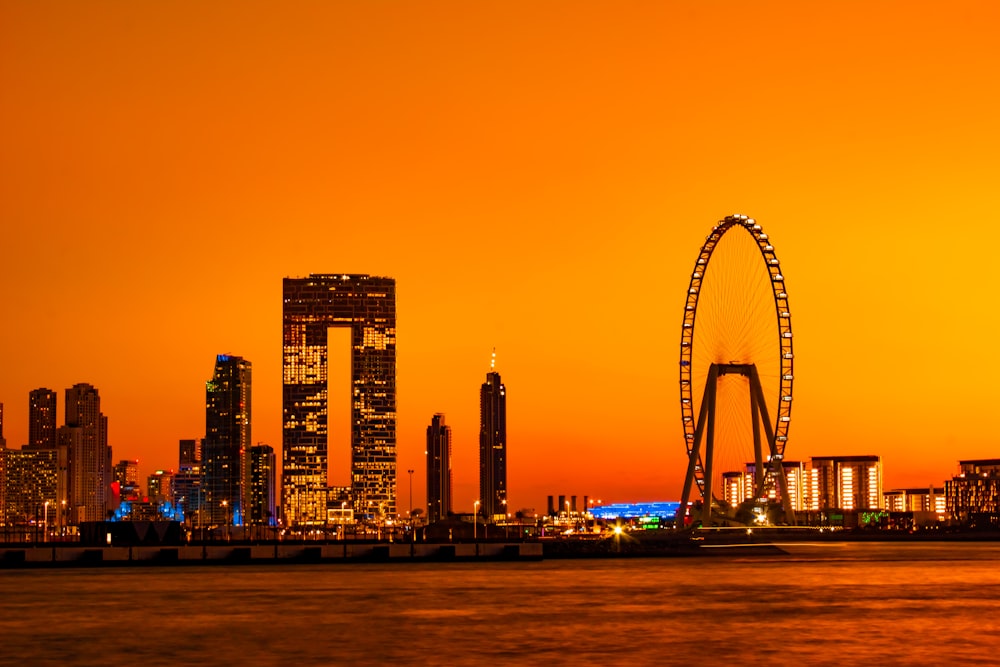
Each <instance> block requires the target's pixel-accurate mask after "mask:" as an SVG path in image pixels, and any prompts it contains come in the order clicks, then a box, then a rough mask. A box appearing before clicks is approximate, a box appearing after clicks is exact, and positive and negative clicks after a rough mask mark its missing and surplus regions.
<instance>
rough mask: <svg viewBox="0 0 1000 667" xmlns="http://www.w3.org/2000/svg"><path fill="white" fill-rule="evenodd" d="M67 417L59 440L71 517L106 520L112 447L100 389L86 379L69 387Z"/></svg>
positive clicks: (57, 435) (72, 519) (62, 473)
mask: <svg viewBox="0 0 1000 667" xmlns="http://www.w3.org/2000/svg"><path fill="white" fill-rule="evenodd" d="M65 419H66V424H65V425H64V426H62V427H60V428H59V429H58V431H57V432H56V444H57V446H58V448H59V467H60V474H61V477H62V478H63V479H62V484H63V485H64V486H63V488H64V489H65V498H66V500H67V505H68V509H69V514H70V521H71V522H72V523H75V524H79V523H81V522H83V521H103V520H104V519H106V518H107V512H108V510H109V509H111V447H109V446H108V418H107V417H106V416H105V415H104V414H102V413H101V398H100V396H99V395H98V393H97V389H95V388H94V387H93V386H92V385H89V384H86V383H80V384H75V385H73V386H72V387H70V388H69V389H67V390H66V412H65ZM40 451H41V450H40ZM60 495H62V493H60Z"/></svg>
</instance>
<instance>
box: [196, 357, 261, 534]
mask: <svg viewBox="0 0 1000 667" xmlns="http://www.w3.org/2000/svg"><path fill="white" fill-rule="evenodd" d="M250 389H251V367H250V362H249V361H247V360H246V359H243V358H242V357H235V356H230V355H226V354H220V355H218V356H217V357H216V358H215V373H214V374H213V376H212V379H211V380H209V381H208V382H207V383H206V385H205V439H204V440H203V441H202V464H201V474H202V492H203V494H204V496H203V503H202V507H203V510H204V516H203V517H202V518H203V521H204V522H205V523H204V525H206V526H213V525H214V526H221V525H242V523H243V510H244V508H245V507H246V506H247V505H248V504H249V503H248V502H246V494H247V493H249V476H250V475H249V472H250V470H249V462H250V459H249V449H250V411H251V406H250Z"/></svg>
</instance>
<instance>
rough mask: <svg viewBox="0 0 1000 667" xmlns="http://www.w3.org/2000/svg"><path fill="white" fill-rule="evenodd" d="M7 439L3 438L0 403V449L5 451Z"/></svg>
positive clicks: (0, 406)
mask: <svg viewBox="0 0 1000 667" xmlns="http://www.w3.org/2000/svg"><path fill="white" fill-rule="evenodd" d="M6 447H7V439H6V438H4V437H3V403H0V449H6Z"/></svg>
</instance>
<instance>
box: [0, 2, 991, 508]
mask: <svg viewBox="0 0 1000 667" xmlns="http://www.w3.org/2000/svg"><path fill="white" fill-rule="evenodd" d="M998 25H1000V7H998V6H997V5H996V3H993V2H950V3H941V2H932V3H919V2H912V1H910V2H880V3H870V2H838V3H802V2H770V3H767V2H754V3H745V2H707V3H691V2H648V3H647V2H626V3H621V2H615V3H580V2H545V3H468V2H455V3H436V2H421V3H405V2H393V3H389V2H380V3H346V2H343V3H336V2H315V3H306V2H295V3H282V4H281V5H280V6H278V5H275V4H274V3H270V2H258V3H255V2H238V3H237V2H233V3H223V2H216V3H208V6H204V5H202V4H196V3H167V4H164V3H130V2H90V3H78V2H62V3H60V2H51V3H28V2H5V3H3V4H0V230H2V231H0V241H2V244H0V253H2V255H0V313H2V320H0V323H2V326H0V402H3V403H4V404H5V406H6V427H5V435H6V437H7V441H8V445H10V446H15V447H17V446H20V445H21V444H22V443H23V442H24V441H25V440H26V437H27V434H26V431H27V393H28V391H29V390H31V389H33V388H36V387H41V386H46V387H50V388H53V389H57V390H58V391H59V392H60V396H59V401H60V407H59V420H60V423H61V422H62V400H63V397H62V392H63V390H64V389H65V388H66V387H69V386H70V385H72V384H73V383H76V382H90V383H92V384H94V385H95V386H97V387H98V389H99V390H100V393H101V397H102V407H103V411H104V413H105V414H107V415H108V416H109V420H110V442H111V445H112V447H113V449H114V458H115V460H118V459H120V458H126V457H128V458H135V457H137V458H139V459H140V461H141V464H142V465H141V473H142V475H143V477H144V476H145V475H146V474H147V473H148V472H150V471H151V470H152V469H155V468H158V467H175V466H176V461H177V440H178V439H179V438H189V437H200V436H201V435H202V434H203V432H204V405H203V403H204V383H205V381H206V380H208V379H209V377H210V376H211V373H212V367H213V363H214V355H215V354H216V353H220V352H228V353H232V354H239V355H242V356H245V357H247V358H248V359H250V360H251V361H252V362H253V364H254V389H253V391H254V423H253V429H254V431H253V432H254V439H255V440H258V441H264V442H267V443H270V444H272V445H275V446H279V445H280V442H281V423H280V397H281V379H280V364H281V356H280V344H281V343H280V332H281V322H280V318H281V296H280V290H281V278H282V277H283V276H286V275H292V276H302V275H306V274H308V273H311V272H338V273H339V272H355V273H371V274H376V275H388V276H392V277H394V278H395V279H396V280H397V286H398V287H397V289H398V318H399V327H398V330H399V344H398V390H399V420H398V429H399V469H400V471H403V478H402V479H401V480H400V487H399V490H400V504H399V506H400V509H406V507H407V502H408V501H407V500H406V492H407V483H406V479H405V470H407V469H408V468H414V469H416V470H417V471H418V473H417V474H416V475H415V476H414V499H415V503H414V504H415V506H420V505H422V498H423V487H424V484H423V482H424V480H423V474H424V460H423V452H424V442H423V438H424V429H425V428H426V425H427V424H428V423H429V421H430V418H431V416H432V415H433V413H434V412H439V411H440V412H445V413H446V414H447V420H448V422H449V423H450V424H451V425H452V428H453V430H454V472H455V492H456V493H455V504H456V510H459V511H462V508H465V507H468V509H470V510H471V507H472V501H473V500H475V498H476V496H477V494H478V490H477V489H478V482H477V474H478V469H477V461H478V391H479V385H480V383H481V382H482V381H483V378H484V374H485V373H486V371H487V370H488V365H489V364H488V362H489V355H490V351H491V350H492V348H493V347H494V346H495V347H496V348H497V353H498V358H499V363H498V370H499V371H500V372H501V373H502V375H503V378H504V381H505V382H506V384H507V387H508V401H509V402H508V415H509V416H508V420H509V421H508V440H509V442H508V450H509V460H510V468H509V487H510V490H511V491H510V496H511V502H512V504H513V505H515V506H517V507H524V506H527V507H535V508H537V509H539V510H543V509H544V504H545V495H547V494H560V493H565V494H578V495H581V496H582V495H585V494H589V495H590V496H592V497H595V498H602V499H603V500H605V501H608V500H618V501H621V500H641V499H671V498H673V499H675V498H677V497H678V496H679V493H680V485H681V482H682V481H683V480H682V477H683V466H684V465H685V456H684V445H683V438H682V429H681V425H680V410H679V407H678V388H677V358H678V352H677V350H678V343H679V339H680V324H681V316H682V309H683V305H684V296H685V290H686V288H687V283H688V278H689V276H690V272H691V268H692V265H693V263H694V260H695V258H696V254H697V251H698V248H699V247H700V245H701V243H702V242H703V241H704V238H705V235H706V234H707V233H708V231H709V229H710V228H711V226H712V225H713V224H714V223H715V221H716V220H718V219H720V218H721V217H723V216H725V215H728V214H731V213H734V212H743V213H747V214H749V215H752V216H754V217H756V218H757V220H758V221H759V222H760V223H761V224H762V225H763V226H764V229H765V230H766V231H767V232H768V233H769V234H770V236H771V238H772V240H773V241H774V245H775V248H776V251H777V253H778V256H779V257H780V258H781V261H782V266H783V271H784V274H785V276H786V279H787V286H788V292H789V297H790V305H791V310H792V317H793V328H794V331H795V351H796V379H795V408H794V410H793V413H792V415H793V421H792V426H791V431H790V439H789V444H788V450H787V455H788V457H789V458H807V457H809V456H811V455H829V454H858V453H865V454H867V453H875V454H881V455H882V456H883V458H884V462H885V486H886V488H892V487H896V486H924V485H927V484H930V483H935V484H940V483H941V482H942V480H943V479H944V478H945V477H946V476H950V475H951V474H952V473H953V472H954V470H955V467H956V466H955V463H956V460H957V459H959V458H979V457H997V456H1000V435H998V433H1000V411H998V410H997V409H996V403H997V398H998V393H997V391H996V381H995V379H994V378H993V377H992V375H993V372H992V352H993V349H994V347H995V346H996V341H997V332H998V328H1000V327H998V324H1000V316H998V314H997V308H996V299H995V296H994V289H995V286H996V285H997V283H998V280H997V277H996V266H997V260H996V258H995V255H996V252H997V248H998V247H1000V231H998V225H997V224H996V223H995V222H994V221H993V220H994V216H993V213H994V212H995V210H997V208H998V205H1000V199H998V197H997V191H998V190H997V183H1000V166H998V165H1000V160H998V158H997V156H998V155H1000V131H998V129H997V120H996V119H997V109H1000V88H998V87H997V86H996V84H995V80H996V76H997V72H998V71H1000V51H998V50H997V48H996V29H997V26H998ZM343 347H344V352H343V356H344V358H345V359H346V357H347V349H346V347H347V345H346V343H345V344H344V346H343ZM343 378H344V383H345V384H346V383H347V381H348V380H347V375H346V371H344V373H343ZM348 437H349V434H348V433H347V432H346V431H345V430H343V429H340V430H338V431H337V432H335V433H334V434H333V436H332V438H333V440H332V443H333V446H334V448H335V449H336V450H337V451H338V452H339V454H338V457H339V458H337V460H336V461H335V464H336V466H337V468H336V469H335V473H334V481H335V482H339V483H346V481H347V478H348V468H347V465H348V464H347V461H348V459H347V453H346V446H347V445H346V443H347V441H348Z"/></svg>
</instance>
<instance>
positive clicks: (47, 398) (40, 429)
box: [28, 387, 69, 449]
mask: <svg viewBox="0 0 1000 667" xmlns="http://www.w3.org/2000/svg"><path fill="white" fill-rule="evenodd" d="M66 423H67V424H68V423H69V422H68V421H67V422H66ZM28 447H29V448H30V449H55V448H56V392H54V391H52V390H51V389H46V388H44V387H42V388H41V389H34V390H32V391H30V392H28Z"/></svg>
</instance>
